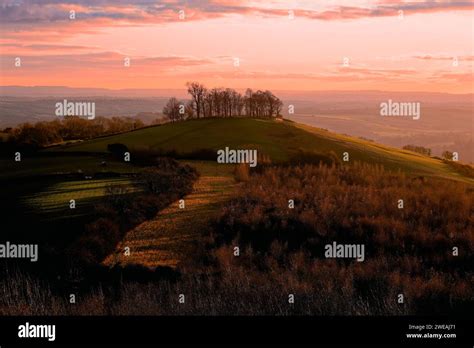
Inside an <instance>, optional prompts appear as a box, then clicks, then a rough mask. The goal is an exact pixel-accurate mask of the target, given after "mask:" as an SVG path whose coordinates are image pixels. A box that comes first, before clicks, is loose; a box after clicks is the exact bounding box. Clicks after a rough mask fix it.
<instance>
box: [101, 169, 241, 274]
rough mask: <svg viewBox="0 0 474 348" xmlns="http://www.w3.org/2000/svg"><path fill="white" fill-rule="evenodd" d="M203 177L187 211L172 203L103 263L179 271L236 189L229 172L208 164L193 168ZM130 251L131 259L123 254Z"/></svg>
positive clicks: (132, 233)
mask: <svg viewBox="0 0 474 348" xmlns="http://www.w3.org/2000/svg"><path fill="white" fill-rule="evenodd" d="M191 165H193V166H194V167H196V168H197V169H198V171H199V172H200V173H201V176H200V178H199V179H198V180H197V181H196V183H195V184H194V190H193V192H192V193H190V194H189V195H187V196H186V197H185V198H184V200H185V208H184V209H180V208H179V202H178V201H176V202H174V203H172V204H171V205H170V206H169V207H167V208H166V209H164V210H162V211H161V212H159V213H158V215H157V216H156V217H155V218H154V219H152V220H148V221H145V222H143V223H142V224H140V225H138V226H137V227H135V228H134V229H133V230H131V231H129V232H128V233H127V234H126V236H125V238H124V239H123V241H122V242H121V243H120V245H119V246H118V248H117V250H116V252H115V253H114V254H111V255H109V257H107V259H106V260H105V261H104V264H106V265H108V266H112V265H115V264H117V263H119V264H121V265H122V266H123V265H126V264H140V265H143V266H147V267H157V266H169V267H176V266H177V265H178V263H179V262H180V261H181V260H183V259H184V258H186V257H189V255H190V254H191V253H192V252H193V248H194V246H195V241H196V240H198V239H199V238H200V237H201V236H202V235H204V234H205V233H206V232H207V229H208V228H209V227H208V226H209V221H210V219H211V218H212V217H213V216H214V215H215V214H216V213H217V212H218V210H219V208H220V206H221V205H222V203H223V202H224V201H226V200H227V199H229V197H230V195H231V194H232V192H233V190H234V188H235V185H236V184H235V181H234V179H233V176H232V174H231V170H230V168H225V170H222V167H221V168H217V167H216V166H215V164H209V163H205V162H199V163H193V164H191ZM126 247H129V248H130V255H129V256H126V255H125V254H124V250H125V248H126Z"/></svg>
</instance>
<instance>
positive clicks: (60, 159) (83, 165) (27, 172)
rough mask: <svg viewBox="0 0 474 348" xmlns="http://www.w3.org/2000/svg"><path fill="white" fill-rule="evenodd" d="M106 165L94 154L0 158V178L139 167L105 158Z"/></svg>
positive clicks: (110, 170) (129, 171) (125, 170)
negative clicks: (102, 164)
mask: <svg viewBox="0 0 474 348" xmlns="http://www.w3.org/2000/svg"><path fill="white" fill-rule="evenodd" d="M106 161H107V165H106V166H101V162H102V159H101V158H99V157H94V156H72V155H71V156H57V157H27V156H24V157H23V158H22V160H21V161H20V162H15V161H14V160H13V158H12V159H5V158H2V159H0V168H2V170H1V171H0V179H5V178H8V177H14V178H19V177H34V176H38V175H52V174H68V173H84V174H94V173H103V172H115V173H135V172H137V171H138V170H139V168H137V167H134V166H132V165H130V164H129V163H126V162H119V161H111V160H108V159H107V160H106Z"/></svg>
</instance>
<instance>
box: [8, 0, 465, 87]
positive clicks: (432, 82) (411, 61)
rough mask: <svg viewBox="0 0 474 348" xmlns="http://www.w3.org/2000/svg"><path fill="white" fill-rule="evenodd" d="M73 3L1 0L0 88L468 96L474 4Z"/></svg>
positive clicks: (219, 0)
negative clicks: (192, 85) (192, 84)
mask: <svg viewBox="0 0 474 348" xmlns="http://www.w3.org/2000/svg"><path fill="white" fill-rule="evenodd" d="M73 3H74V4H71V1H64V2H61V1H57V0H43V1H32V0H30V1H26V0H25V1H22V0H3V1H0V23H1V24H0V34H1V35H0V53H1V57H0V63H1V66H0V69H1V71H0V85H22V86H34V85H42V86H57V85H64V86H70V87H104V88H113V89H121V88H184V85H185V83H186V81H190V80H198V81H201V82H203V83H204V84H206V85H207V86H208V87H217V86H226V87H234V88H239V89H240V88H246V87H251V88H254V89H258V88H261V89H274V90H368V89H373V90H387V91H432V92H450V93H473V92H474V81H473V64H474V52H473V32H474V27H473V26H474V24H473V2H472V1H387V0H384V1H369V0H359V1H339V0H326V1H243V0H242V1H232V0H214V1H210V0H208V1H204V0H201V1H192V0H190V1H183V0H168V1H148V0H140V1H126V0H115V1H112V0H95V1H92V0H83V1H76V2H73ZM70 10H75V11H76V18H75V19H69V15H70ZM180 10H183V11H184V16H185V18H184V19H180V18H179V15H180V13H179V11H180ZM289 11H293V14H294V18H291V13H290V12H289ZM17 57H19V58H20V59H21V66H20V67H15V58H17ZM126 57H129V58H130V67H126V66H124V59H125V58H126ZM344 58H347V59H348V66H344V65H343V62H344ZM235 59H238V60H239V66H234V63H235ZM456 62H457V64H456Z"/></svg>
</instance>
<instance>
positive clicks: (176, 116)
mask: <svg viewBox="0 0 474 348" xmlns="http://www.w3.org/2000/svg"><path fill="white" fill-rule="evenodd" d="M181 110H183V112H181ZM163 115H165V116H166V117H167V118H168V119H169V120H170V121H171V122H175V121H179V120H182V119H183V118H184V105H183V104H182V103H180V102H179V101H178V99H176V98H175V97H172V98H170V99H169V100H168V102H167V103H166V105H165V106H164V107H163Z"/></svg>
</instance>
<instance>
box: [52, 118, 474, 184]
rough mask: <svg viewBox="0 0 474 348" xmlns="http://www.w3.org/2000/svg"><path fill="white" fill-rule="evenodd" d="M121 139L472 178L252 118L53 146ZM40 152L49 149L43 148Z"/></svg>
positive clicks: (403, 155) (102, 147)
mask: <svg viewBox="0 0 474 348" xmlns="http://www.w3.org/2000/svg"><path fill="white" fill-rule="evenodd" d="M111 143H123V144H125V145H126V146H127V147H129V148H130V149H133V148H134V147H136V148H138V147H144V146H146V147H149V148H151V149H157V150H158V149H160V150H164V151H171V150H175V151H177V152H180V153H190V152H193V151H196V150H199V149H212V150H217V149H223V148H225V147H226V146H229V147H230V148H252V149H254V148H255V149H258V150H259V152H260V153H263V154H266V155H268V156H270V158H271V159H272V161H273V162H275V163H278V162H285V161H287V160H289V159H290V158H291V156H292V154H294V153H296V152H297V151H299V150H304V151H316V152H320V153H326V152H330V151H333V152H334V153H335V154H336V155H338V156H340V158H342V156H343V153H344V152H348V153H349V155H350V162H354V161H363V162H369V163H373V164H380V165H382V166H384V167H385V168H386V169H389V170H401V171H404V172H407V173H410V174H415V175H427V176H438V177H444V178H450V179H455V180H461V181H466V182H470V183H474V181H473V180H472V179H467V178H465V177H463V176H462V175H460V174H458V173H456V172H455V171H453V170H452V168H450V167H449V166H448V165H446V164H445V163H443V162H442V161H440V160H437V159H434V158H429V157H425V156H421V155H418V154H416V153H412V152H409V151H403V150H400V149H396V148H391V147H388V146H384V145H380V144H376V143H373V142H369V141H364V140H361V139H358V138H353V137H349V136H343V135H338V134H335V133H331V132H328V131H325V130H322V129H318V128H314V127H310V126H305V125H301V124H297V123H293V122H287V121H285V122H275V121H266V120H257V119H202V120H192V121H186V122H179V123H169V124H165V125H161V126H156V127H149V128H146V129H141V130H137V131H133V132H129V133H124V134H119V135H115V136H110V137H103V138H100V139H96V140H91V141H86V142H83V143H81V144H77V145H70V146H62V147H57V148H55V149H54V151H61V152H63V151H64V152H76V151H79V152H91V153H97V152H106V151H107V144H111ZM46 151H53V150H52V149H51V150H46Z"/></svg>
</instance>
